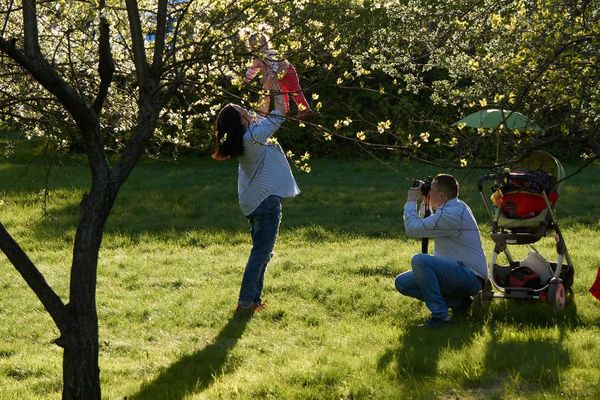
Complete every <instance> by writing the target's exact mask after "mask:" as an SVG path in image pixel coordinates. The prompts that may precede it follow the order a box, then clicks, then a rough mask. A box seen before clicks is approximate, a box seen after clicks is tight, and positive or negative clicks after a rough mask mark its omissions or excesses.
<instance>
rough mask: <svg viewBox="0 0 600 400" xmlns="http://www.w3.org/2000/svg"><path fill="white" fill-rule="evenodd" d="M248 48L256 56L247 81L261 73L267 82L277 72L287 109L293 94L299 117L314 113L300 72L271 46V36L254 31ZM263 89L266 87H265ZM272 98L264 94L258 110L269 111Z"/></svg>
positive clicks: (303, 117) (248, 72)
mask: <svg viewBox="0 0 600 400" xmlns="http://www.w3.org/2000/svg"><path fill="white" fill-rule="evenodd" d="M248 48H249V49H250V51H252V53H253V55H254V58H253V59H252V65H251V66H250V67H249V68H248V70H247V71H246V81H247V82H250V81H251V80H252V79H254V77H255V76H256V75H257V74H258V73H261V74H262V76H263V78H262V82H263V83H265V78H266V77H268V76H269V75H270V74H276V75H277V78H278V83H279V88H280V90H281V92H282V94H283V95H284V96H283V99H284V101H285V108H286V111H287V112H289V110H290V98H289V94H291V95H292V98H293V99H294V102H295V103H296V106H297V107H298V115H297V118H298V119H306V118H307V117H309V116H310V114H312V110H311V109H310V106H309V105H308V102H307V101H306V97H304V93H302V88H301V87H300V81H299V79H298V73H297V72H296V69H295V68H294V66H293V65H292V64H290V63H289V62H288V61H287V60H282V59H280V58H279V54H278V53H277V51H275V50H272V49H270V48H269V38H268V37H267V35H265V34H264V33H260V32H257V33H253V34H251V35H250V36H249V37H248ZM263 89H266V88H265V87H263ZM270 102H271V98H270V96H269V95H263V96H262V97H261V98H260V100H259V106H258V111H259V112H261V113H262V114H267V113H268V112H269V104H270Z"/></svg>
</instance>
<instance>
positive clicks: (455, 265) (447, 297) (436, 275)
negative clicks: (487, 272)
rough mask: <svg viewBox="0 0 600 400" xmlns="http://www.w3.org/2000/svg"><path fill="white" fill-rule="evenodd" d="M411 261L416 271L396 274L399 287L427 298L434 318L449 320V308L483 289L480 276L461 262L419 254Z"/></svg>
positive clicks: (413, 295) (421, 297)
mask: <svg viewBox="0 0 600 400" xmlns="http://www.w3.org/2000/svg"><path fill="white" fill-rule="evenodd" d="M410 264H411V266H412V271H407V272H404V273H402V274H400V275H398V276H397V277H396V289H397V290H398V291H399V292H400V293H401V294H403V295H405V296H410V297H414V298H416V299H419V300H422V301H424V302H425V304H426V305H427V308H429V310H430V311H431V314H432V317H434V318H439V319H444V320H445V319H448V307H450V308H453V307H456V306H458V305H459V304H460V303H461V302H462V301H463V300H464V299H465V298H467V297H469V296H472V295H474V294H477V293H478V292H479V291H480V290H481V281H480V280H479V278H478V277H477V275H475V273H474V272H473V271H471V270H470V269H469V268H468V267H466V266H465V265H464V264H463V263H461V262H457V261H454V260H451V259H448V258H445V257H435V256H432V255H429V254H415V255H414V256H413V258H412V259H411V260H410Z"/></svg>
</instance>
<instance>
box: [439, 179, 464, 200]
mask: <svg viewBox="0 0 600 400" xmlns="http://www.w3.org/2000/svg"><path fill="white" fill-rule="evenodd" d="M433 181H434V182H436V183H437V186H438V188H440V190H441V191H443V192H445V193H447V194H448V197H449V198H451V199H453V198H455V197H457V196H458V188H459V186H458V182H457V181H456V178H455V177H453V176H452V175H450V174H437V175H436V176H435V178H433Z"/></svg>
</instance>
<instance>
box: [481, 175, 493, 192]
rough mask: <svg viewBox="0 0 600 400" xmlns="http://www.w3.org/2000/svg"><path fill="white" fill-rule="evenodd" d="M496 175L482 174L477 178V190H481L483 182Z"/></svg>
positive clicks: (490, 179)
mask: <svg viewBox="0 0 600 400" xmlns="http://www.w3.org/2000/svg"><path fill="white" fill-rule="evenodd" d="M496 177H497V174H488V175H484V176H482V177H481V178H479V180H478V181H477V190H479V191H480V192H483V182H485V181H493V180H495V179H496Z"/></svg>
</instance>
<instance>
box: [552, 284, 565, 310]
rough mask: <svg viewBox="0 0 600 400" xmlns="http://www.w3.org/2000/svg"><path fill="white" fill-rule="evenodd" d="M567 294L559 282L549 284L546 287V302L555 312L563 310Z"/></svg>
mask: <svg viewBox="0 0 600 400" xmlns="http://www.w3.org/2000/svg"><path fill="white" fill-rule="evenodd" d="M566 298H567V293H566V291H565V285H564V284H563V283H562V282H561V281H558V282H550V284H549V285H548V302H549V303H550V304H552V306H553V307H554V309H555V310H557V311H560V310H563V309H564V308H565V304H566Z"/></svg>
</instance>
